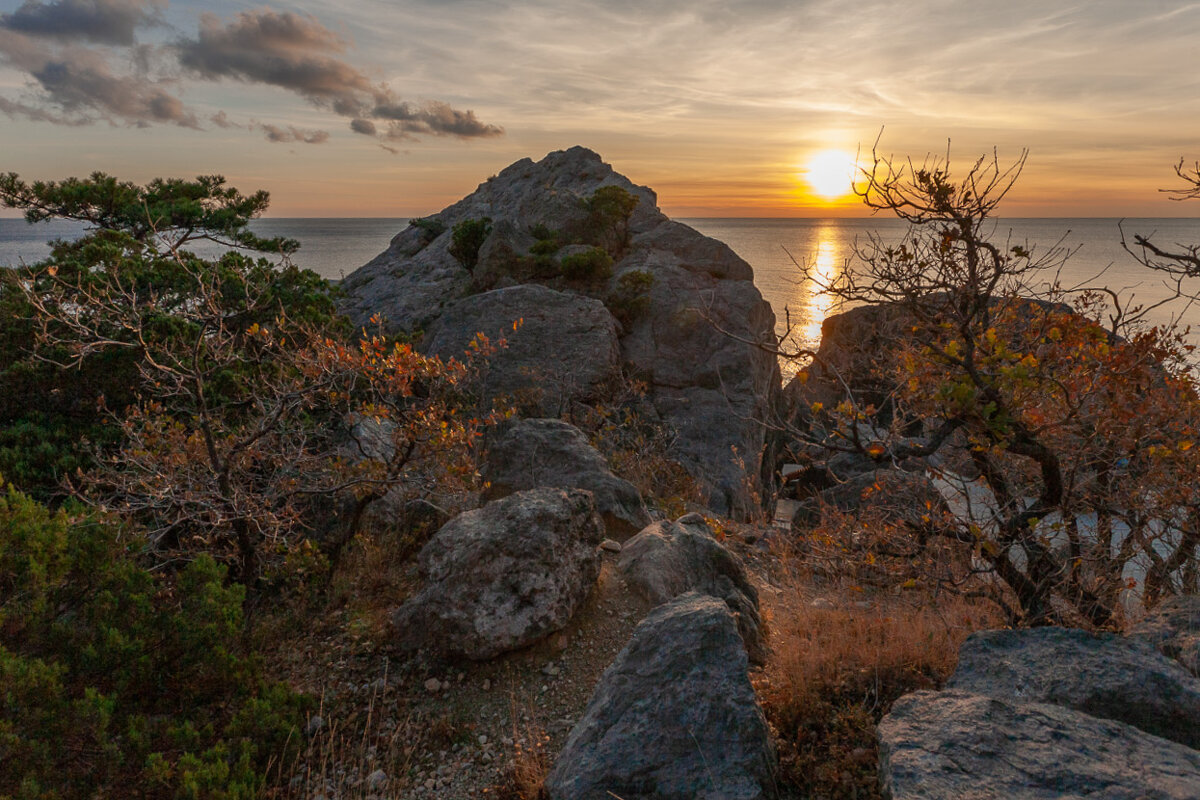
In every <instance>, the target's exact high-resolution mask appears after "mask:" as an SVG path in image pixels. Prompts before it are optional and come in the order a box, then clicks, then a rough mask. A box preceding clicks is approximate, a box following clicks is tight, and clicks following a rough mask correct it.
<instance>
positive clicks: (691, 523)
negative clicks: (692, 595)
mask: <svg viewBox="0 0 1200 800" xmlns="http://www.w3.org/2000/svg"><path fill="white" fill-rule="evenodd" d="M617 569H618V570H619V571H620V572H621V574H622V575H623V576H624V577H625V580H626V581H628V583H629V586H630V588H632V589H633V590H634V591H635V592H637V593H638V594H640V595H641V596H643V597H645V598H646V599H647V600H649V601H650V602H652V603H665V602H667V601H669V600H671V599H673V598H675V597H678V596H679V595H681V594H684V593H685V592H691V591H696V592H700V593H701V594H706V595H709V596H710V597H716V598H719V599H721V600H724V601H725V603H726V605H728V606H729V609H730V610H731V611H733V612H734V615H735V618H736V619H737V623H738V631H739V632H740V633H741V635H742V639H743V641H744V642H745V645H746V652H747V653H748V654H749V657H750V661H751V662H752V663H755V664H762V663H765V661H766V656H767V652H766V650H767V648H766V643H765V642H764V641H763V633H762V620H761V619H760V618H759V615H758V591H757V590H756V589H755V588H754V585H753V584H752V583H750V580H749V579H748V578H747V577H746V570H745V569H744V568H743V567H742V563H741V561H739V560H738V558H737V557H736V556H735V555H733V553H731V552H729V551H728V550H727V549H725V546H724V545H722V544H721V543H720V542H718V541H717V540H716V539H715V538H714V537H713V535H712V531H710V530H709V528H708V525H707V524H706V523H705V522H704V518H703V517H701V516H700V515H698V514H689V515H687V516H685V517H681V518H680V519H679V520H677V521H676V522H656V523H654V524H653V525H650V526H649V527H647V528H646V529H645V530H643V531H642V532H641V533H639V534H638V535H637V536H635V537H633V538H632V539H630V540H629V541H628V542H626V543H625V544H624V546H623V547H622V548H621V557H620V558H619V559H618V561H617Z"/></svg>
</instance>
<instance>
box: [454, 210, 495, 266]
mask: <svg viewBox="0 0 1200 800" xmlns="http://www.w3.org/2000/svg"><path fill="white" fill-rule="evenodd" d="M491 232H492V220H491V218H490V217H484V218H483V219H464V220H463V221H462V222H460V223H458V224H457V225H455V226H454V231H453V232H452V233H451V234H450V237H451V242H450V255H452V256H454V258H455V259H457V260H458V263H460V264H462V265H463V266H464V267H465V268H466V269H468V270H474V269H475V266H476V265H477V264H478V263H479V248H481V247H483V243H484V241H485V240H486V239H487V237H488V234H489V233H491Z"/></svg>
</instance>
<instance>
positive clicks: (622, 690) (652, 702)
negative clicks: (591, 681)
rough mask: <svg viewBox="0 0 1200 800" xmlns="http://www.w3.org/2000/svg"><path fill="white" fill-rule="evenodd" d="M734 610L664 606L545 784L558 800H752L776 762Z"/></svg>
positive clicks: (766, 792) (707, 604) (628, 650)
mask: <svg viewBox="0 0 1200 800" xmlns="http://www.w3.org/2000/svg"><path fill="white" fill-rule="evenodd" d="M746 668H747V661H746V651H745V650H744V649H743V647H742V640H741V637H740V636H739V635H738V631H737V625H736V624H735V623H734V619H733V615H732V614H730V612H729V609H728V608H727V607H726V605H725V604H724V603H723V602H721V601H720V600H717V599H716V598H712V597H707V596H705V595H701V594H698V593H689V594H685V595H682V596H680V597H678V598H676V599H675V600H673V601H671V602H670V603H668V604H666V605H663V606H659V607H658V608H657V609H655V610H654V611H653V612H651V613H650V615H649V616H647V617H646V619H644V620H643V621H642V622H641V624H639V625H638V627H637V628H636V629H635V630H634V632H633V636H632V637H631V638H630V640H629V643H628V644H627V645H626V646H625V649H624V650H622V651H621V652H620V654H618V655H617V658H616V660H615V661H614V662H613V663H612V665H611V666H610V667H609V668H608V669H607V670H605V672H604V674H603V675H602V676H601V678H600V682H599V683H598V685H597V686H596V690H595V692H594V693H593V694H592V698H591V701H590V702H589V703H588V706H587V709H586V710H585V711H584V714H583V717H582V718H581V719H580V721H579V722H578V723H577V724H576V725H575V727H574V729H572V731H571V734H570V736H569V737H568V738H567V742H566V745H565V746H564V747H563V750H562V753H561V754H560V755H559V757H558V760H557V761H556V762H555V764H554V768H553V770H552V771H551V773H550V775H549V777H548V778H547V780H546V789H547V791H548V792H549V795H550V798H551V800H610V799H611V798H612V797H613V796H614V795H615V796H618V797H621V798H624V800H650V798H654V799H655V800H754V799H755V798H765V797H770V796H772V795H773V793H774V792H773V786H774V777H773V776H774V766H775V757H774V752H773V750H772V747H771V740H770V736H769V733H768V729H767V723H766V720H765V719H764V718H763V715H762V711H761V710H760V709H759V707H758V704H757V702H756V699H755V695H754V689H753V688H752V687H751V685H750V680H749V677H748V676H747V674H746Z"/></svg>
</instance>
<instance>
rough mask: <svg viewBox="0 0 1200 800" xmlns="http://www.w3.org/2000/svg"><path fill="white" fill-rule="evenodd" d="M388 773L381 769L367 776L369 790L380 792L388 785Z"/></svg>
mask: <svg viewBox="0 0 1200 800" xmlns="http://www.w3.org/2000/svg"><path fill="white" fill-rule="evenodd" d="M387 782H388V776H387V773H386V772H384V771H383V770H381V769H377V770H375V771H374V772H372V773H371V774H370V775H368V776H367V789H368V790H369V791H371V792H378V791H379V790H381V789H382V788H383V787H384V786H386V785H387Z"/></svg>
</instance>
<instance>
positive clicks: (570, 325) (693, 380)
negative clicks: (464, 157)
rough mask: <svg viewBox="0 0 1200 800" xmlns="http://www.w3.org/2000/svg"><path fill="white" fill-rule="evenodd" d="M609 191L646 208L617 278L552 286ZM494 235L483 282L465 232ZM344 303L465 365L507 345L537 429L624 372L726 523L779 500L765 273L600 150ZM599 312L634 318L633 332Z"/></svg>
mask: <svg viewBox="0 0 1200 800" xmlns="http://www.w3.org/2000/svg"><path fill="white" fill-rule="evenodd" d="M607 187H618V188H619V189H621V190H623V191H624V192H626V193H628V195H629V196H631V197H634V198H636V199H637V205H636V206H635V207H634V208H633V209H632V212H631V213H630V215H629V217H628V219H627V221H626V222H625V223H624V224H623V225H624V227H623V230H622V229H621V226H618V229H617V233H618V234H620V233H623V234H624V235H623V237H622V236H617V237H616V238H617V241H616V243H615V244H614V243H612V241H610V240H611V239H612V236H611V235H609V236H608V237H607V238H605V237H599V238H597V239H596V241H600V242H602V243H604V244H605V245H606V246H608V249H609V251H610V252H611V253H612V254H613V255H612V258H613V259H614V262H615V263H613V264H612V267H611V275H610V276H608V277H607V278H603V285H602V286H596V285H592V286H582V285H580V284H579V282H575V283H574V284H572V282H571V281H569V280H564V279H562V278H561V277H553V278H551V277H547V275H550V274H551V273H553V272H554V271H555V270H556V269H558V268H559V267H557V266H555V265H556V264H557V265H561V263H562V262H563V260H564V259H565V258H567V257H568V256H570V255H572V254H573V253H576V251H577V250H578V249H579V245H577V244H573V243H570V242H571V240H572V238H573V236H574V237H575V238H578V236H577V235H576V234H574V233H573V232H577V231H580V230H582V229H584V228H585V227H586V226H587V225H588V224H589V216H588V215H589V211H588V207H589V206H588V202H589V199H590V198H593V197H595V196H596V192H597V191H598V190H600V189H603V188H607ZM484 219H487V220H490V228H489V229H488V231H487V234H486V237H485V238H484V239H483V241H482V242H481V244H480V245H479V248H478V255H477V259H478V261H477V263H476V264H474V265H473V267H472V268H471V269H468V268H467V267H466V266H464V264H463V263H462V262H461V261H460V260H459V259H458V258H456V256H455V255H454V254H453V250H454V248H455V245H454V229H455V226H458V225H461V224H463V223H466V222H468V221H472V220H484ZM611 233H612V232H611V231H609V232H608V234H611ZM535 234H536V235H535ZM538 237H543V238H538ZM560 242H561V244H560ZM555 248H557V249H555ZM535 251H536V252H535ZM547 251H549V252H547ZM547 269H548V270H550V272H546V271H545V270H547ZM538 270H542V271H541V272H539V271H538ZM538 282H541V283H544V284H552V285H546V286H536V285H531V284H532V283H538ZM630 287H633V288H630ZM342 288H343V289H344V291H345V299H344V301H343V308H344V310H345V311H346V312H347V313H348V314H349V316H350V317H351V319H352V321H353V322H354V323H355V324H356V325H367V324H370V321H371V320H372V319H373V318H375V319H379V318H381V319H382V322H383V325H384V326H385V328H386V329H387V330H391V331H403V332H407V333H419V332H421V331H425V332H426V335H425V339H424V343H423V344H422V345H421V346H422V347H423V348H425V349H427V350H428V351H430V352H436V353H438V354H439V355H445V356H450V355H461V353H462V350H463V349H464V348H466V346H467V344H468V342H469V340H470V338H471V337H472V336H474V334H475V332H476V331H479V330H482V331H483V332H484V333H486V334H487V335H488V336H489V337H492V338H497V337H501V336H502V337H503V338H504V339H506V340H507V345H508V347H507V350H506V352H502V353H501V354H500V355H498V356H497V357H496V364H495V365H494V368H493V369H492V370H491V373H490V374H489V377H488V381H489V382H490V384H489V388H491V389H492V390H494V391H498V392H501V393H506V394H509V395H512V394H518V395H520V394H522V391H523V390H535V391H534V394H537V393H538V392H540V396H539V397H534V398H532V400H531V402H530V403H529V405H530V406H531V407H530V408H529V410H530V411H531V412H532V415H533V416H545V415H546V414H548V413H559V412H561V411H563V410H564V409H565V408H566V407H569V405H570V404H571V403H572V402H575V401H578V400H584V401H587V400H590V399H594V398H595V397H596V396H597V395H598V394H600V393H602V389H603V385H604V384H605V382H606V381H607V380H609V379H611V378H612V377H613V376H614V374H615V373H616V372H617V370H618V367H619V368H620V371H621V372H623V374H624V375H625V376H627V377H628V378H629V379H633V380H637V381H641V382H643V383H644V385H645V387H646V402H645V403H643V404H642V405H641V408H640V411H641V412H642V413H645V414H647V415H649V416H651V417H652V418H653V419H652V421H655V422H661V423H663V424H665V425H666V426H668V428H669V429H670V430H671V431H673V433H674V434H675V436H674V444H673V445H672V448H671V452H670V453H669V456H670V457H671V458H673V459H675V460H677V461H679V462H680V463H681V464H682V465H683V466H684V467H685V468H686V469H687V470H688V471H689V472H690V473H691V474H692V475H693V476H694V477H695V478H696V479H697V480H699V481H700V483H701V485H702V486H703V487H704V491H705V495H706V503H707V505H708V506H709V507H710V508H712V509H713V510H714V511H716V512H718V513H722V514H734V515H746V514H749V513H752V512H753V511H754V510H755V509H757V508H758V507H759V504H760V502H761V499H762V498H765V497H768V496H769V495H770V493H771V490H772V487H773V481H774V479H773V475H774V469H775V464H774V456H773V454H774V447H773V442H772V440H771V438H770V437H769V436H768V433H767V429H766V426H765V425H764V421H765V420H767V419H769V418H770V417H771V413H772V412H773V410H774V407H775V404H776V402H777V398H778V393H779V390H780V388H779V387H780V377H779V367H778V364H777V363H776V360H775V358H774V357H773V356H772V355H771V354H770V353H769V352H766V351H764V350H762V349H759V348H758V347H756V346H755V345H754V343H764V344H772V343H773V342H774V341H775V338H774V337H775V330H774V326H775V316H774V314H773V313H772V311H771V307H770V305H769V304H768V303H766V302H765V301H764V300H763V299H762V295H761V294H760V293H759V291H758V289H757V288H755V286H754V283H753V271H752V270H751V268H750V266H749V265H748V264H746V262H744V261H743V260H742V259H740V258H739V257H738V256H737V255H736V254H734V252H733V251H732V250H730V249H729V248H728V247H727V246H726V245H724V244H723V243H721V242H718V241H716V240H714V239H709V238H708V237H705V236H703V235H701V234H700V233H698V232H696V231H694V230H692V229H691V228H689V227H687V226H686V225H683V224H681V223H678V222H674V221H672V220H670V219H668V218H667V217H666V216H665V215H664V214H663V213H662V212H661V211H659V209H658V207H657V198H656V196H655V194H654V192H653V191H651V190H650V189H648V188H646V187H644V186H638V185H635V184H634V183H632V182H631V181H630V180H629V179H627V178H625V177H624V176H622V175H620V174H618V173H616V172H614V171H613V169H612V167H610V166H609V165H608V164H605V163H604V162H603V161H601V159H600V157H599V156H598V155H597V154H596V153H594V152H592V151H590V150H587V149H586V148H582V147H573V148H571V149H569V150H564V151H559V152H554V153H551V154H549V155H548V156H546V157H545V158H544V159H542V160H541V161H538V162H536V163H535V162H533V161H531V160H529V159H522V160H521V161H518V162H516V163H515V164H513V165H511V166H509V167H507V168H506V169H504V170H502V171H501V172H500V173H499V174H498V175H496V176H495V177H493V178H491V179H489V180H488V181H486V182H485V183H483V184H481V185H480V186H479V188H478V189H477V190H476V191H475V192H473V193H472V194H470V195H468V196H467V197H465V198H463V199H462V200H460V201H459V202H457V203H455V204H453V205H451V206H449V207H447V208H445V209H443V210H442V211H440V212H438V213H437V214H434V215H431V216H429V217H426V218H425V219H423V220H419V221H415V222H414V223H413V224H410V225H409V227H408V228H406V229H405V230H403V231H401V232H400V233H399V234H398V235H397V236H396V237H395V238H394V239H393V240H392V242H391V244H390V246H389V247H388V249H387V250H386V251H385V252H383V253H381V254H380V255H379V256H377V257H376V258H375V259H373V260H372V261H370V262H369V263H367V264H366V265H364V266H363V267H362V268H360V269H359V270H357V271H355V272H354V273H353V274H351V275H349V276H347V278H346V279H345V280H344V281H343V282H342ZM483 289H488V290H489V291H483ZM631 293H632V294H631ZM597 298H608V299H609V300H610V305H614V307H616V306H619V308H617V310H618V314H619V315H620V317H621V320H620V321H618V320H617V318H616V317H615V316H614V315H613V314H612V313H611V312H612V310H613V309H611V308H610V309H606V308H605V306H604V304H603V303H602V302H601V301H600V300H599V299H597ZM612 298H617V301H616V303H615V304H614V303H613V302H612ZM622 301H624V302H622ZM513 323H517V326H516V328H515V329H514V327H513ZM520 399H521V398H518V400H520Z"/></svg>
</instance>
